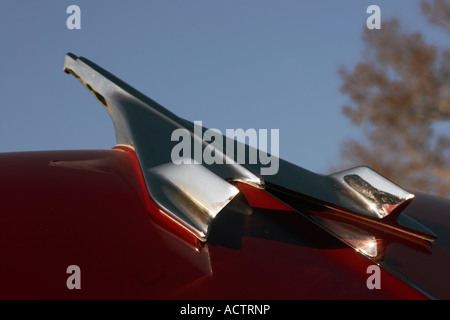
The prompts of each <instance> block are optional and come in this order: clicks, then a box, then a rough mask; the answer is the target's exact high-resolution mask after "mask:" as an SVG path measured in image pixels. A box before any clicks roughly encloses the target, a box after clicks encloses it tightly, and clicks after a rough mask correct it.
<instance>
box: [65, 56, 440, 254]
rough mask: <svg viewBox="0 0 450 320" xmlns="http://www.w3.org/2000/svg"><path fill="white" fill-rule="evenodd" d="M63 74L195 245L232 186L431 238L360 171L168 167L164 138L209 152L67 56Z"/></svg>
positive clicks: (88, 65) (391, 187)
mask: <svg viewBox="0 0 450 320" xmlns="http://www.w3.org/2000/svg"><path fill="white" fill-rule="evenodd" d="M63 69H64V71H65V72H66V73H69V74H72V75H74V76H75V77H76V78H77V79H78V80H79V81H80V82H81V83H82V84H83V85H84V86H86V88H88V89H89V90H90V91H91V92H92V93H93V94H94V96H95V97H96V98H97V99H98V100H99V101H100V102H101V103H102V105H103V106H104V107H105V108H106V110H107V111H108V113H109V115H110V116H111V119H112V121H113V124H114V128H115V132H116V140H117V144H118V145H126V146H129V147H131V148H134V150H135V152H136V155H137V157H138V160H139V163H140V166H141V171H142V174H143V176H144V179H145V182H146V186H147V190H148V194H149V196H150V197H151V198H152V199H153V200H154V201H155V203H156V204H157V205H158V206H160V208H162V209H163V210H164V212H165V213H167V214H168V215H170V217H171V218H172V219H173V220H175V221H176V222H177V223H179V224H180V225H181V226H183V228H185V229H186V230H188V231H189V232H191V233H192V234H194V235H195V236H196V237H197V238H198V239H199V240H201V241H206V239H207V237H208V235H209V232H210V229H211V224H212V221H213V219H214V218H215V217H216V215H217V214H218V213H219V212H220V211H221V210H223V209H224V208H225V207H226V206H227V205H228V204H229V203H230V201H231V200H232V199H233V198H234V197H235V196H236V195H237V194H238V193H239V189H238V188H236V187H235V186H234V185H233V183H235V182H240V183H245V184H248V185H250V186H252V187H255V188H259V189H265V191H266V192H269V193H271V194H272V195H275V196H276V197H278V199H280V200H281V201H283V202H284V203H285V204H287V205H288V206H290V207H292V208H293V211H295V210H296V211H298V212H299V213H302V210H301V209H299V208H298V206H297V205H296V204H297V203H298V201H303V202H308V203H312V204H318V205H320V206H322V207H327V208H332V209H333V210H334V211H335V212H336V214H337V215H338V216H339V218H342V219H343V220H344V221H345V223H344V224H342V225H347V223H349V224H350V225H351V224H353V223H355V221H357V222H356V223H358V224H359V223H362V224H365V223H367V224H370V225H371V226H375V227H377V228H384V229H386V230H390V231H392V232H396V233H398V234H401V235H407V236H410V237H412V238H418V239H423V240H425V241H433V239H435V238H436V236H435V235H434V234H433V232H431V231H430V230H428V229H427V228H425V227H424V226H422V225H420V224H419V223H417V222H416V221H414V220H412V219H411V218H409V217H407V216H406V215H404V214H403V213H402V212H403V209H404V208H405V207H406V206H407V205H408V204H409V203H410V202H411V201H412V200H413V198H414V195H412V194H411V193H409V192H407V191H406V190H404V189H402V188H401V187H399V186H397V185H395V184H394V183H392V182H391V181H389V180H388V179H386V178H384V177H382V176H381V175H379V174H378V173H376V172H375V171H373V170H371V169H370V168H367V167H358V168H353V169H350V170H345V171H342V172H338V173H335V174H332V175H329V176H327V175H320V174H316V173H313V172H310V171H308V170H305V169H303V168H300V167H298V166H296V165H294V164H291V163H289V162H287V161H284V160H282V159H279V161H280V162H279V170H278V173H276V174H275V175H270V176H265V177H264V179H263V178H262V177H261V176H260V175H259V174H257V173H256V172H261V168H262V167H263V164H261V163H256V164H239V163H237V159H236V158H235V159H231V160H233V161H223V164H217V163H213V164H204V163H201V164H199V163H198V162H195V160H194V159H189V160H191V161H189V162H191V164H181V165H180V164H174V163H173V162H172V161H171V151H172V149H173V147H174V145H175V143H174V142H173V141H172V140H171V135H172V133H173V132H174V130H176V129H186V130H187V131H189V134H190V137H191V139H192V141H193V144H194V143H197V145H198V144H200V145H201V148H203V150H204V149H205V148H207V147H209V148H211V145H207V144H205V143H204V142H203V141H198V139H199V138H198V136H197V135H196V134H195V130H194V124H193V123H192V122H189V121H187V120H184V119H181V118H179V117H178V116H176V115H175V114H173V113H172V112H170V111H168V110H167V109H165V108H164V107H162V106H161V105H159V104H158V103H156V102H155V101H153V100H152V99H150V98H148V97H147V96H145V95H143V94H142V93H140V92H139V91H137V90H136V89H134V88H132V87H131V86H129V85H127V84H126V83H124V82H123V81H121V80H120V79H118V78H116V77H115V76H113V75H112V74H110V73H109V72H107V71H105V70H104V69H102V68H101V67H99V66H97V65H96V64H94V63H92V62H91V61H89V60H87V59H85V58H82V57H77V56H75V55H73V54H71V53H68V54H67V55H66V57H65V60H64V66H63ZM226 139H228V138H225V139H224V141H225V140H226ZM236 143H237V145H238V146H240V147H242V146H243V145H242V144H240V143H239V142H238V141H236ZM243 147H244V148H245V149H246V152H249V151H252V150H253V149H252V147H249V146H248V145H244V146H243ZM222 150H224V148H222V149H221V148H216V149H215V152H216V153H217V154H218V155H219V156H220V157H222V158H223V159H226V158H227V155H225V154H224V153H223V152H222ZM227 159H228V160H229V158H227ZM329 218H330V217H325V218H323V219H320V218H317V217H313V219H314V220H315V221H316V222H318V223H319V224H321V225H322V226H323V227H324V228H325V229H326V230H328V231H330V232H331V233H333V231H331V229H333V230H344V229H345V230H347V231H348V230H350V229H349V228H346V227H344V228H342V227H339V228H337V227H336V226H337V225H334V227H329V226H330V223H331V224H332V223H333V222H330V219H329ZM332 218H333V217H332ZM325 221H326V222H325ZM340 226H341V225H340ZM352 230H353V229H352ZM336 232H337V231H335V232H334V233H336ZM338 232H341V231H338ZM360 233H361V234H366V233H365V232H360ZM351 234H352V237H353V238H357V236H358V233H355V232H354V231H352V233H351ZM355 234H356V235H355ZM338 236H339V235H338ZM361 251H363V250H361ZM366 251H367V250H366Z"/></svg>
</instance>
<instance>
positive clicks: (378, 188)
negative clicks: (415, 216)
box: [331, 167, 414, 219]
mask: <svg viewBox="0 0 450 320" xmlns="http://www.w3.org/2000/svg"><path fill="white" fill-rule="evenodd" d="M331 177H332V178H333V179H334V180H335V181H336V182H337V184H338V186H339V187H340V188H342V194H343V195H345V197H348V198H349V200H351V201H353V202H354V205H355V206H358V205H359V206H361V207H363V208H365V209H366V210H364V211H363V212H366V213H367V215H368V216H372V217H375V218H378V219H381V218H384V217H386V216H387V215H389V214H390V213H392V212H394V211H395V210H396V209H397V208H400V207H401V205H403V206H404V205H406V204H408V203H409V202H410V201H412V199H413V198H414V195H413V194H411V193H409V192H407V191H406V190H404V189H402V188H400V187H399V186H397V185H396V184H394V183H393V182H391V181H389V180H388V179H386V178H385V177H383V176H381V175H380V174H378V173H377V172H375V171H373V170H372V169H370V168H368V167H357V168H353V169H349V170H345V171H341V172H338V173H335V174H333V175H331Z"/></svg>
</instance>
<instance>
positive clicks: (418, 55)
mask: <svg viewBox="0 0 450 320" xmlns="http://www.w3.org/2000/svg"><path fill="white" fill-rule="evenodd" d="M421 10H422V13H423V14H424V16H425V17H426V18H427V19H428V21H429V22H430V23H432V24H434V25H436V26H438V27H440V28H442V29H443V30H445V31H446V32H448V33H449V34H450V1H448V0H434V1H422V2H421ZM363 41H364V44H365V52H364V55H363V61H361V62H359V63H357V64H356V65H355V66H354V68H353V69H352V70H350V71H349V70H347V69H345V68H341V69H340V76H341V78H342V87H341V91H342V92H343V93H344V94H345V95H347V96H348V97H349V100H350V104H349V105H345V106H343V108H342V111H343V113H344V115H345V116H346V117H348V118H349V119H350V121H351V122H352V123H353V124H355V125H358V126H360V127H361V128H362V130H363V133H364V136H365V138H366V139H365V141H356V140H350V141H346V142H345V143H344V145H343V148H342V166H343V167H346V168H348V167H349V166H355V165H360V164H364V165H367V166H370V167H372V168H373V169H375V170H376V171H378V172H380V173H381V174H383V175H385V176H386V177H388V178H389V179H391V180H392V181H394V182H396V183H398V184H399V185H401V186H402V187H405V188H406V189H409V190H412V191H415V190H416V191H422V192H426V193H429V194H434V195H437V196H441V197H450V50H449V49H446V48H445V47H440V46H438V45H435V44H429V43H427V42H426V41H425V39H424V36H423V35H422V34H421V33H420V32H412V33H408V32H405V31H404V30H403V29H402V27H401V25H400V22H399V21H398V20H397V19H395V18H393V19H390V20H386V21H383V22H382V28H381V29H380V30H368V29H365V31H364V32H363ZM445 123H446V124H447V125H448V126H447V127H446V129H445V126H443V125H442V124H445ZM438 124H440V125H439V128H440V129H439V130H436V129H437V125H438ZM442 128H444V130H443V129H442Z"/></svg>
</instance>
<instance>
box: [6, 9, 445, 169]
mask: <svg viewBox="0 0 450 320" xmlns="http://www.w3.org/2000/svg"><path fill="white" fill-rule="evenodd" d="M72 4H75V5H78V6H79V7H80V8H81V29H80V30H69V29H68V28H67V27H66V20H67V18H68V17H69V14H67V13H66V9H67V7H68V6H69V5H72ZM371 4H376V5H378V6H380V8H381V13H382V14H381V17H382V23H383V20H384V19H388V18H390V17H398V18H399V19H400V21H401V23H402V26H403V27H404V29H405V30H408V31H421V32H424V34H425V38H426V39H427V40H428V39H429V40H430V41H442V39H444V36H443V35H442V34H441V33H440V32H439V30H437V29H436V28H434V27H432V26H430V25H429V24H428V23H427V22H426V20H425V18H424V17H423V16H422V15H421V14H420V8H419V1H411V0H396V1H364V0H341V1H331V0H321V1H317V0H302V1H300V0H282V1H273V0H271V1H268V0H245V1H242V0H239V1H238V0H228V1H211V0H184V1H181V0H179V1H174V0H165V1H162V0H161V1H153V0H151V1H139V0H131V1H116V0H114V1H113V0H108V1H104V0H103V1H101V0H99V1H86V0H83V1H81V0H79V1H61V0H58V1H57V0H45V1H44V0H41V1H12V0H1V1H0V8H1V10H0V39H1V44H2V45H1V50H0V58H1V59H0V72H1V75H2V77H1V78H0V88H1V95H0V108H1V109H0V110H1V117H0V152H11V151H30V150H67V149H103V148H111V147H112V146H114V144H115V136H114V130H113V126H112V123H111V120H110V118H109V116H108V114H107V112H106V111H105V110H104V109H103V107H102V105H101V104H100V103H99V102H98V101H97V100H96V99H95V98H94V97H93V96H92V94H91V93H90V92H89V91H88V90H86V89H85V88H84V87H83V86H82V85H81V84H80V83H79V82H78V81H76V79H75V78H74V77H72V76H68V75H67V74H65V73H63V72H62V63H63V59H64V55H65V54H66V53H67V52H73V53H74V54H75V55H77V56H83V57H86V58H88V59H90V60H92V61H93V62H95V63H97V64H98V65H100V66H102V67H103V68H105V69H106V70H108V71H110V72H111V73H113V74H114V75H116V76H118V77H119V78H121V79H122V80H123V81H125V82H127V83H128V84H130V85H132V86H133V87H135V88H136V89H137V90H139V91H141V92H142V93H144V94H146V95H147V96H149V97H150V98H152V99H153V100H155V101H157V102H159V103H160V104H161V105H163V106H164V107H166V108H167V109H169V110H171V111H172V112H174V113H176V114H178V115H179V116H181V117H183V118H186V119H188V120H190V121H196V120H199V121H202V122H203V125H204V126H205V127H210V128H217V129H219V130H221V131H222V132H224V131H225V129H227V128H230V129H234V128H243V129H248V128H254V129H269V130H270V129H279V132H280V157H281V158H284V159H286V160H288V161H291V162H293V163H295V164H297V165H300V166H301V167H304V168H306V169H308V170H311V171H314V172H318V173H328V172H329V168H330V167H331V166H334V165H336V163H337V162H339V158H340V151H339V150H340V146H341V144H342V143H343V142H344V141H345V140H346V139H348V138H350V137H353V138H357V139H358V138H361V139H362V138H363V135H362V132H361V131H360V130H359V129H358V128H356V127H354V126H352V125H351V124H350V122H349V121H348V120H347V119H346V118H345V117H344V116H343V115H342V112H341V107H342V105H343V104H345V103H347V102H348V99H347V97H346V96H344V95H343V94H341V93H340V91H339V88H340V85H341V79H340V78H339V75H338V69H339V67H341V66H346V67H347V68H351V67H352V66H354V65H355V64H356V63H357V62H358V61H360V59H361V57H362V55H363V43H362V40H361V34H362V31H363V28H364V27H365V25H366V20H367V18H368V17H369V15H368V14H367V13H366V9H367V7H368V6H369V5H371ZM381 26H382V24H381ZM373 32H377V31H376V30H373Z"/></svg>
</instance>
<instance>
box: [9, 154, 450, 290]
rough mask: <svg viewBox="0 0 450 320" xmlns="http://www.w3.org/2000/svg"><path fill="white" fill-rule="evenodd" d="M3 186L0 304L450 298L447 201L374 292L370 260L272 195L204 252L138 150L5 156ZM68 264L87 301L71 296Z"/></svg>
mask: <svg viewBox="0 0 450 320" xmlns="http://www.w3.org/2000/svg"><path fill="white" fill-rule="evenodd" d="M0 176H1V181H2V183H1V186H0V188H1V192H0V197H1V201H0V203H1V209H2V210H1V215H0V221H1V223H0V237H1V241H0V246H1V247H0V252H2V257H3V263H2V264H0V283H1V284H2V285H1V288H0V298H1V299H16V298H27V299H28V298H32V299H34V298H36V299H47V298H49V299H53V298H56V299H72V298H77V299H97V298H98V299H110V298H113V299H116V298H117V299H148V298H150V299H165V298H171V299H423V298H429V297H431V298H449V297H450V292H449V291H450V290H449V289H448V282H449V280H448V278H447V277H446V270H448V268H449V265H448V264H449V261H450V259H449V258H450V255H449V251H448V244H449V236H450V235H449V232H448V227H449V220H448V217H447V216H446V215H447V213H448V211H446V210H447V209H445V208H449V201H446V200H442V199H436V198H433V197H429V196H422V195H419V196H418V197H417V199H415V200H414V201H413V203H412V204H411V205H410V206H409V207H408V209H407V213H408V214H409V215H411V216H413V217H414V218H416V219H417V220H420V222H422V223H423V224H424V225H425V226H427V227H429V228H430V229H432V230H433V231H434V232H436V233H437V235H438V239H437V240H436V241H435V242H434V243H433V244H431V245H429V246H423V245H417V246H415V245H411V244H410V243H408V242H402V241H401V240H398V241H397V240H396V239H394V238H390V240H389V242H388V241H387V242H385V243H384V245H383V254H381V255H379V256H378V257H377V259H378V262H380V263H381V265H382V266H383V267H384V268H382V269H381V283H382V287H381V289H380V290H369V289H368V287H367V285H366V281H367V278H368V276H369V274H368V273H367V268H368V267H369V266H370V265H373V264H374V261H373V259H372V260H371V259H368V258H367V257H365V256H364V255H362V254H361V253H359V252H357V251H355V250H354V249H353V248H350V247H349V246H347V245H345V244H344V243H343V242H341V241H340V240H338V239H336V238H335V237H334V236H332V235H330V234H329V233H328V232H326V231H325V230H323V229H322V228H320V227H318V226H317V225H316V224H314V223H313V222H311V221H310V220H309V219H306V218H305V217H304V216H302V215H299V214H298V213H296V212H293V210H292V209H290V208H289V207H286V206H284V205H283V204H282V203H281V202H279V201H278V200H277V199H276V198H274V197H273V196H270V195H266V196H264V195H263V194H261V193H259V194H258V195H257V196H256V197H255V193H252V192H251V190H250V191H249V189H247V190H244V189H241V191H242V192H243V194H245V195H246V197H247V199H240V200H241V201H247V202H248V203H250V205H251V207H252V208H253V212H252V213H251V214H250V215H243V214H240V213H237V212H238V211H239V210H238V209H236V210H234V209H228V211H227V213H226V214H221V215H219V216H218V217H217V221H216V222H215V224H214V225H213V228H214V229H213V230H214V232H212V233H211V235H212V237H211V239H209V240H208V241H207V242H206V243H201V242H199V241H198V240H197V239H196V238H195V237H189V236H186V233H183V232H182V230H181V228H180V226H179V225H177V224H176V223H174V222H173V221H171V220H170V219H168V218H166V217H165V216H164V215H161V214H160V211H159V209H158V208H157V207H156V205H155V204H154V203H153V202H152V200H151V199H150V198H149V196H148V194H147V192H146V187H145V183H144V179H143V177H142V173H141V171H140V168H139V163H138V161H137V158H136V156H135V154H134V151H133V150H132V149H130V148H126V147H117V148H114V149H112V150H91V151H52V152H29V153H5V154H1V155H0ZM253 191H254V190H253ZM258 192H264V191H258ZM308 206H309V205H306V207H305V210H311V211H314V210H315V208H313V207H308ZM264 208H265V209H264ZM308 208H309V209H308ZM213 235H214V236H213ZM70 265H77V266H79V267H80V269H81V279H82V280H81V283H82V284H81V290H68V289H67V287H66V280H67V277H68V276H69V275H68V274H67V272H66V270H67V267H68V266H70Z"/></svg>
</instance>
